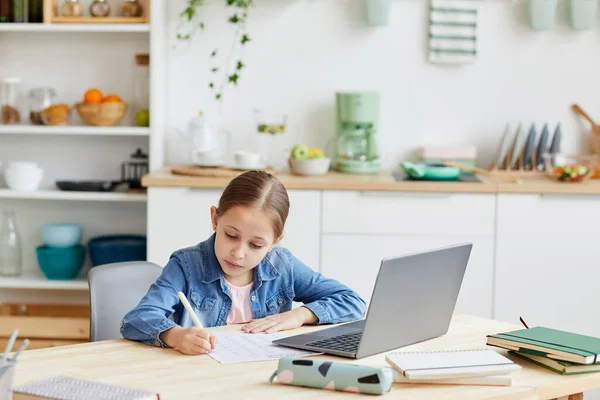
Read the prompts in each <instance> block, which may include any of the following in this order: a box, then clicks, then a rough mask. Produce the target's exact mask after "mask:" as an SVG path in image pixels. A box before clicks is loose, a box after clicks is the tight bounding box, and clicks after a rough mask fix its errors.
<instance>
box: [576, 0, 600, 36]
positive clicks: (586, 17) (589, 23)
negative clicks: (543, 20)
mask: <svg viewBox="0 0 600 400" xmlns="http://www.w3.org/2000/svg"><path fill="white" fill-rule="evenodd" d="M597 10H598V1H597V0H569V12H570V17H571V18H570V23H571V27H572V28H573V29H577V30H583V29H591V28H593V27H594V25H595V24H596V13H597Z"/></svg>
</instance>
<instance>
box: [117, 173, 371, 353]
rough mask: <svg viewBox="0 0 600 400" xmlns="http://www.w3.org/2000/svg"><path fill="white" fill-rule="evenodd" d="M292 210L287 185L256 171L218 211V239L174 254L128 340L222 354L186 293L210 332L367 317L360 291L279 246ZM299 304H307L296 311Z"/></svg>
mask: <svg viewBox="0 0 600 400" xmlns="http://www.w3.org/2000/svg"><path fill="white" fill-rule="evenodd" d="M289 207H290V203H289V198H288V195H287V191H286V189H285V187H284V186H283V185H282V184H281V183H280V182H279V181H278V180H277V179H276V178H275V177H273V176H272V175H270V174H268V173H266V172H263V171H250V172H246V173H243V174H241V175H239V176H238V177H236V178H234V179H233V180H232V181H231V182H230V183H229V185H228V186H227V187H226V188H225V190H224V191H223V194H222V195H221V198H220V200H219V204H218V207H214V206H213V207H211V209H210V217H211V221H212V226H213V230H214V233H213V234H212V235H211V236H210V237H209V238H208V240H206V241H204V242H201V243H199V244H198V245H196V246H193V247H189V248H185V249H181V250H178V251H176V252H174V253H173V254H172V255H171V257H170V259H169V262H168V263H167V265H166V266H165V268H164V269H163V271H162V273H161V275H160V277H159V278H158V279H157V280H156V282H155V283H154V284H152V286H151V287H150V289H149V290H148V293H147V294H146V295H145V296H144V298H143V299H142V300H141V301H140V303H139V304H138V306H137V307H135V308H134V309H133V310H131V311H130V312H129V313H127V315H125V317H124V318H123V321H122V324H121V334H122V335H123V337H125V338H126V339H130V340H136V341H140V342H143V343H146V344H151V345H154V346H160V347H172V348H175V349H177V350H179V351H180V352H181V353H184V354H203V353H206V352H209V351H211V350H212V349H214V348H215V346H216V345H217V343H216V339H215V335H210V334H209V332H208V331H207V330H205V329H201V328H198V327H194V326H192V323H191V320H190V317H189V314H188V313H187V312H186V310H185V308H184V307H183V305H182V304H181V302H180V301H179V298H178V295H177V293H178V292H179V291H181V292H183V293H184V294H185V296H186V297H187V299H189V302H190V304H191V305H192V308H193V309H194V311H195V313H196V314H197V316H198V319H199V320H200V322H201V323H202V326H203V327H211V326H220V325H225V324H243V326H242V330H243V331H245V332H247V333H259V332H266V333H271V332H277V331H281V330H287V329H294V328H297V327H300V326H302V325H304V324H327V323H339V322H347V321H351V320H356V319H360V318H362V317H363V315H364V312H365V308H366V304H365V302H364V300H362V299H361V298H360V297H359V296H358V295H357V294H356V293H355V292H354V291H352V290H350V289H349V288H347V287H346V286H344V285H342V284H341V283H339V282H338V281H336V280H333V279H328V278H326V277H324V276H323V275H322V274H320V273H318V272H316V271H314V270H312V269H311V268H309V267H308V266H306V265H304V264H303V263H302V262H301V261H300V260H298V259H297V258H296V257H295V256H294V255H293V254H292V253H291V252H290V251H289V250H287V249H285V248H283V247H280V246H277V244H278V242H279V241H280V240H281V239H282V238H283V231H284V226H285V222H286V219H287V217H288V212H289ZM293 301H297V302H301V303H303V306H301V307H298V308H295V309H292V302H293Z"/></svg>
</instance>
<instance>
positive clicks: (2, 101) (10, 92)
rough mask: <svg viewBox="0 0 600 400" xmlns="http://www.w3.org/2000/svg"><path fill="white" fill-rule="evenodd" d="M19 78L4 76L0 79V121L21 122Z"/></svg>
mask: <svg viewBox="0 0 600 400" xmlns="http://www.w3.org/2000/svg"><path fill="white" fill-rule="evenodd" d="M20 89H21V78H16V77H14V78H4V79H2V81H0V107H1V108H2V110H1V113H0V114H1V115H0V116H1V117H0V123H2V124H6V125H11V124H18V123H20V122H21V114H20V112H19V106H18V101H19V96H20V93H19V91H20Z"/></svg>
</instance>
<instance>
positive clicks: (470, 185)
mask: <svg viewBox="0 0 600 400" xmlns="http://www.w3.org/2000/svg"><path fill="white" fill-rule="evenodd" d="M275 176H276V177H277V178H278V179H279V180H280V182H281V183H283V184H284V185H285V187H286V188H287V189H300V190H363V191H399V192H450V193H541V194H546V193H547V194H591V195H593V194H600V179H595V180H594V179H590V180H588V181H586V182H580V183H562V182H555V181H553V180H551V179H549V178H545V177H544V176H539V177H535V178H521V179H520V183H515V182H513V181H510V180H506V179H500V178H496V177H487V176H482V175H477V178H478V179H479V182H434V181H407V180H401V181H397V180H396V179H395V178H394V176H393V175H392V171H382V172H381V173H379V174H377V175H352V174H343V173H339V172H334V171H331V172H329V173H327V174H326V175H323V176H314V177H308V176H297V175H292V174H290V173H287V172H279V173H277V174H276V175H275ZM231 179H232V177H220V178H214V177H195V176H186V175H177V174H173V173H171V169H170V167H164V168H161V169H159V170H156V171H153V172H151V173H149V174H147V175H145V176H144V177H143V179H142V185H143V186H145V187H193V188H207V189H210V188H214V189H220V188H224V187H225V186H227V184H228V183H229V181H230V180H231Z"/></svg>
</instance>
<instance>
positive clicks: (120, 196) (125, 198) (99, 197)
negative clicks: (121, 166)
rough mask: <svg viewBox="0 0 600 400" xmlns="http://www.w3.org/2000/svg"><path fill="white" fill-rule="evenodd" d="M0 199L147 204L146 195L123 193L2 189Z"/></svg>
mask: <svg viewBox="0 0 600 400" xmlns="http://www.w3.org/2000/svg"><path fill="white" fill-rule="evenodd" d="M0 199H24V200H72V201H109V202H113V201H115V202H119V201H120V202H139V203H141V202H146V200H147V196H146V194H145V193H122V192H72V191H63V190H38V191H34V192H21V191H18V190H12V189H0Z"/></svg>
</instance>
